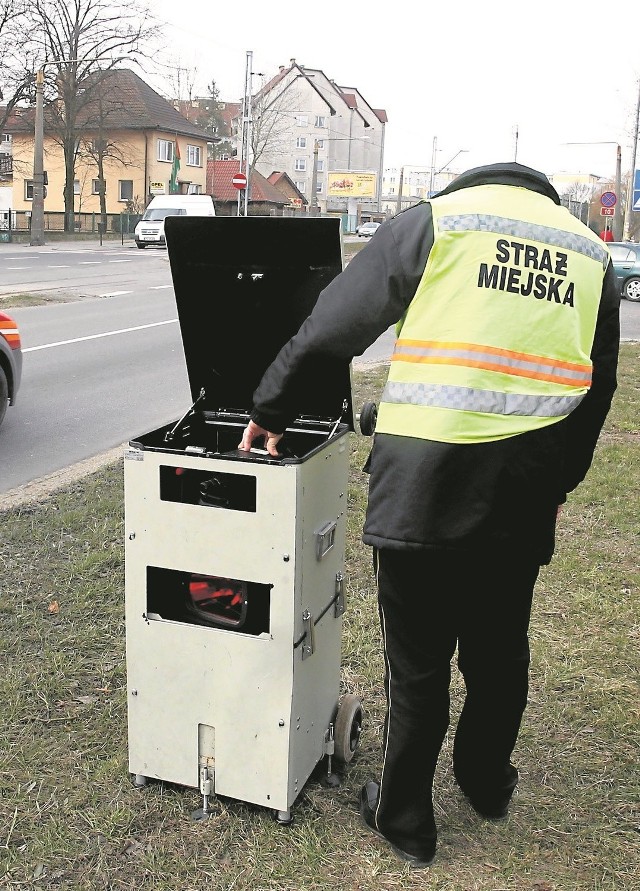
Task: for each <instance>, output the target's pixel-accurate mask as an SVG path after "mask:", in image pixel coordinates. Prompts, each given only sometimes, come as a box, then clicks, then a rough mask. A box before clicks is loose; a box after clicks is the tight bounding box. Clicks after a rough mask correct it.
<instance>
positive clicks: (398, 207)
mask: <svg viewBox="0 0 640 891" xmlns="http://www.w3.org/2000/svg"><path fill="white" fill-rule="evenodd" d="M403 188H404V167H401V168H400V182H399V183H398V197H397V198H396V213H400V211H401V210H402V190H403Z"/></svg>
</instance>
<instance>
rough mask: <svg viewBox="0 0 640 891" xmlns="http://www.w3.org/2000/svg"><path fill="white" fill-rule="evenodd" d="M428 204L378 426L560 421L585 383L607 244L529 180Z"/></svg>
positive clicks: (439, 435) (532, 425) (513, 428)
mask: <svg viewBox="0 0 640 891" xmlns="http://www.w3.org/2000/svg"><path fill="white" fill-rule="evenodd" d="M431 207H432V211H433V227H434V243H433V247H432V249H431V252H430V254H429V258H428V261H427V264H426V267H425V270H424V273H423V276H422V279H421V281H420V284H419V286H418V289H417V291H416V294H415V297H414V298H413V300H412V302H411V304H410V306H409V308H408V310H407V312H406V314H405V316H404V318H403V319H402V320H401V321H400V322H399V323H398V339H397V341H396V345H395V350H394V353H393V356H392V360H391V367H390V371H389V377H388V380H387V384H386V386H385V389H384V393H383V396H382V399H381V402H380V406H379V411H378V418H377V422H376V431H377V432H380V433H391V434H396V435H403V436H414V437H419V438H422V439H432V440H436V441H439V442H451V443H474V442H491V441H492V440H497V439H503V438H505V437H508V436H515V435H517V434H520V433H524V432H526V431H528V430H533V429H536V428H539V427H544V426H546V425H549V424H554V423H556V422H558V421H560V420H562V419H563V418H565V417H566V416H567V415H568V414H569V413H570V412H571V411H573V410H574V409H575V408H576V406H577V405H579V403H580V401H581V400H582V399H583V398H584V396H585V394H586V393H587V391H588V390H589V387H590V385H591V360H590V352H591V346H592V343H593V336H594V331H595V325H596V318H597V314H598V307H599V303H600V295H601V291H602V282H603V278H604V273H605V271H606V267H607V263H608V260H609V252H608V250H607V248H606V246H605V245H604V243H603V242H602V241H601V240H600V239H599V238H598V237H597V236H596V235H595V234H594V233H592V232H591V231H590V230H589V229H587V228H586V227H585V226H584V225H583V224H581V223H580V222H579V221H578V220H576V219H575V217H573V216H571V214H570V213H569V212H568V211H567V210H566V209H565V208H563V207H559V206H558V205H556V204H554V203H553V202H552V201H551V200H550V199H549V198H547V197H545V196H544V195H540V194H538V193H537V192H532V191H530V190H529V189H525V188H519V187H515V186H503V185H484V186H475V187H472V188H466V189H461V190H460V191H457V192H452V193H451V194H449V195H443V196H441V197H439V198H434V199H433V200H432V201H431Z"/></svg>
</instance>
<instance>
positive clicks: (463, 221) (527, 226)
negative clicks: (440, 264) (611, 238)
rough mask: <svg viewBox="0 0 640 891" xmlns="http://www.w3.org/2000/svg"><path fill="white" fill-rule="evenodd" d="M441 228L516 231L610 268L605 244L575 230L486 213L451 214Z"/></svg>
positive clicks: (511, 233)
mask: <svg viewBox="0 0 640 891" xmlns="http://www.w3.org/2000/svg"><path fill="white" fill-rule="evenodd" d="M437 222H438V228H439V229H440V230H441V231H443V232H497V233H499V234H500V235H513V236H514V237H515V238H528V239H531V240H533V241H540V242H542V243H543V244H553V245H555V246H556V247H561V248H565V249H566V250H568V251H576V252H577V253H578V254H584V255H585V256H586V257H591V259H592V260H597V261H598V262H599V263H601V264H602V268H603V269H606V268H607V263H608V262H609V251H608V250H607V249H606V247H604V246H603V245H599V244H598V243H597V242H595V241H592V240H591V239H590V238H587V237H586V236H584V235H578V234H577V233H576V232H565V231H563V230H562V229H553V228H552V227H551V226H539V225H537V224H536V223H529V222H527V221H526V220H512V219H511V218H510V217H498V216H494V215H493V214H487V213H464V214H452V215H451V216H443V217H440V219H439V220H438V221H437Z"/></svg>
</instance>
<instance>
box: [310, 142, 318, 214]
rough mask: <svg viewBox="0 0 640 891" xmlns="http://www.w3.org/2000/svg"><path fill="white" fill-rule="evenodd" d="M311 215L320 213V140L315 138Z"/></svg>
mask: <svg viewBox="0 0 640 891" xmlns="http://www.w3.org/2000/svg"><path fill="white" fill-rule="evenodd" d="M309 212H310V214H311V216H315V215H317V213H318V140H317V139H314V140H313V170H312V173H311V201H310V203H309Z"/></svg>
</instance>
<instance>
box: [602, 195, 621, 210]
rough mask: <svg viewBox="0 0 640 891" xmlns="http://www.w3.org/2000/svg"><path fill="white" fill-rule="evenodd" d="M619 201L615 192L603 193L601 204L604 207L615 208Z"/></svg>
mask: <svg viewBox="0 0 640 891" xmlns="http://www.w3.org/2000/svg"><path fill="white" fill-rule="evenodd" d="M617 200H618V198H617V196H616V193H615V192H603V193H602V196H601V198H600V204H601V205H602V206H603V207H613V206H614V204H615V203H616V201H617Z"/></svg>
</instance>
